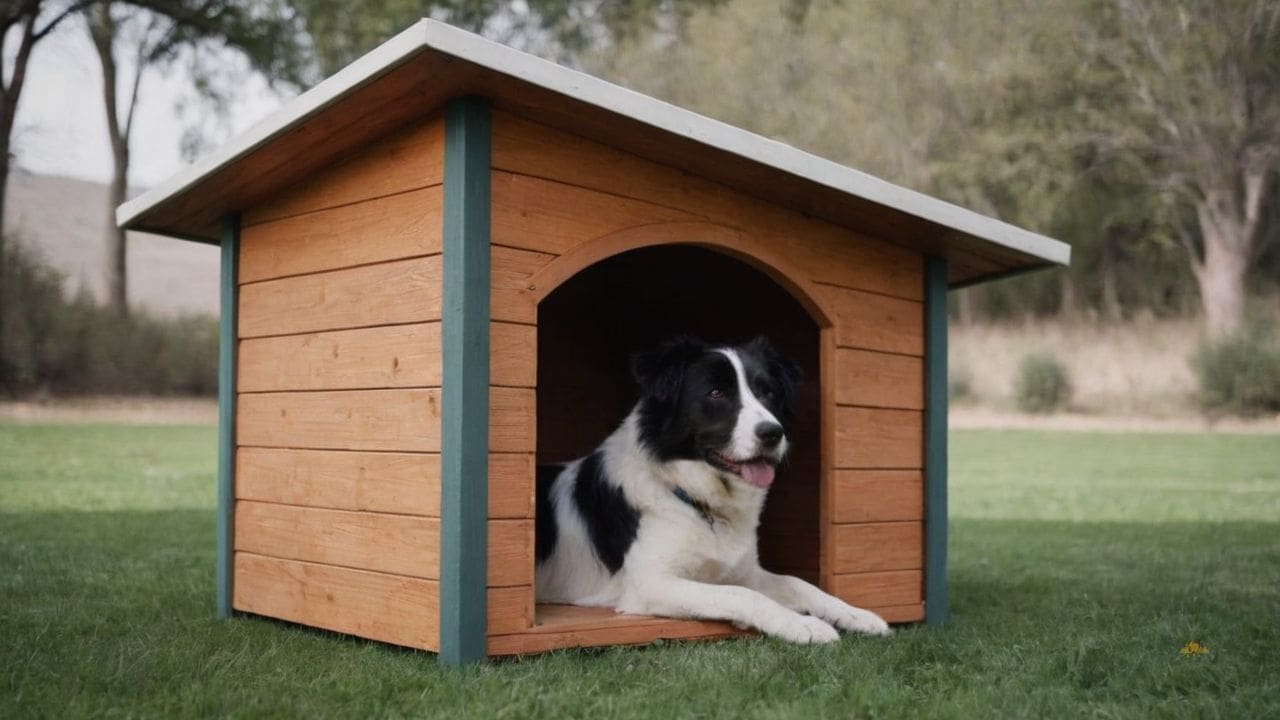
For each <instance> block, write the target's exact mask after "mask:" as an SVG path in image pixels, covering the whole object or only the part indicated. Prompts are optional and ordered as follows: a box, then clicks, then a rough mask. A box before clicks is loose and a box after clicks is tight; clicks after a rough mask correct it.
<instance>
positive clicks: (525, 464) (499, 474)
mask: <svg viewBox="0 0 1280 720" xmlns="http://www.w3.org/2000/svg"><path fill="white" fill-rule="evenodd" d="M535 473H536V461H535V459H534V454H533V453H490V454H489V517H491V518H512V519H519V518H532V517H533V485H534V477H535Z"/></svg>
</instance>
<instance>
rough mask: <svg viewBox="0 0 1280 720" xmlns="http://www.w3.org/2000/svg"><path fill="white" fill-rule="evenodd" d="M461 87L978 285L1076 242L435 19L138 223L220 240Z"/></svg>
mask: <svg viewBox="0 0 1280 720" xmlns="http://www.w3.org/2000/svg"><path fill="white" fill-rule="evenodd" d="M463 95H480V96H484V97H487V98H489V99H490V100H491V101H492V102H493V104H494V106H495V107H497V108H500V109H505V110H509V111H512V112H515V113H518V114H521V115H523V116H525V117H528V118H530V119H532V120H536V121H539V122H543V123H545V124H548V125H552V126H555V127H558V128H561V129H564V130H567V131H569V132H572V133H574V134H577V135H580V136H582V137H586V138H588V139H591V140H595V141H598V142H602V143H605V144H608V145H612V146H614V147H617V148H620V149H623V150H626V151H628V152H631V153H633V154H635V155H638V156H641V157H644V158H648V159H650V160H654V161H656V162H661V163H664V164H668V165H672V166H676V167H680V168H681V169H684V170H687V171H689V172H692V173H694V174H697V175H701V176H703V177H706V178H708V179H710V180H714V181H716V182H719V183H721V184H724V185H726V186H729V187H732V188H734V189H736V190H739V191H741V192H744V193H747V194H750V195H752V196H755V197H758V198H761V199H763V200H768V201H771V202H777V203H781V204H785V205H787V206H790V207H792V208H795V209H797V210H800V211H801V212H805V213H807V214H809V215H812V216H815V217H819V218H822V219H825V220H828V221H830V222H834V223H837V224H840V225H845V226H848V227H853V228H857V229H858V230H859V231H862V232H865V233H868V234H872V235H877V236H879V237H882V238H885V239H887V240H890V241H891V242H895V243H898V244H902V245H907V246H910V247H914V248H918V249H920V250H922V251H924V252H927V253H930V254H935V255H942V256H945V257H947V258H948V260H949V261H950V284H951V285H952V286H953V287H957V286H962V285H969V284H973V283H975V282H980V281H982V280H987V279H995V278H997V277H1004V276H1007V275H1011V274H1016V273H1020V272H1025V271H1028V270H1034V269H1038V268H1044V267H1051V266H1056V265H1066V264H1067V263H1068V262H1069V261H1070V257H1071V248H1070V246H1068V245H1066V244H1065V243H1062V242H1059V241H1057V240H1053V239H1051V238H1048V237H1045V236H1043V235H1038V234H1036V233H1033V232H1030V231H1027V230H1023V229H1022V228H1019V227H1016V226H1013V225H1010V224H1008V223H1005V222H1001V221H999V220H994V219H992V218H989V217H986V216H983V215H980V214H978V213H975V212H972V211H969V210H965V209H964V208H961V207H959V206H956V205H953V204H951V203H947V202H944V201H942V200H938V199H936V198H932V197H929V196H927V195H924V194H922V193H918V192H915V191H913V190H908V189H906V188H903V187H899V186H897V185H894V184H892V183H888V182H885V181H883V180H880V179H878V178H875V177H873V176H871V175H868V174H866V173H863V172H859V171H857V170H853V169H851V168H848V167H845V166H843V165H839V164H837V163H834V162H831V161H829V160H824V159H822V158H820V157H817V156H815V155H812V154H810V153H806V152H803V151H801V150H797V149H796V148H793V147H791V146H789V145H786V144H783V143H780V142H777V141H775V140H770V139H768V138H765V137H762V136H760V135H756V134H755V133H751V132H748V131H746V130H742V129H740V128H736V127H733V126H731V125H727V124H725V123H722V122H719V121H716V120H712V119H710V118H707V117H704V116H702V115H698V114H697V113H693V112H690V111H688V110H684V109H682V108H679V107H676V106H675V105H671V104H670V103H666V102H662V101H660V100H655V99H654V98H651V97H648V96H646V95H642V94H640V93H637V92H633V91H631V90H627V89H626V88H622V87H619V86H617V85H614V84H612V83H608V82H605V81H603V80H600V79H598V78H595V77H592V76H590V75H586V74H584V73H580V72H577V71H575V70H571V69H568V68H565V67H562V66H560V65H556V64H554V63H551V62H547V61H545V60H542V59H540V58H537V57H534V56H532V55H529V54H527V53H523V52H520V51H518V50H513V49H511V48H508V47H506V46H503V45H500V44H497V43H494V42H490V41H488V40H485V39H484V38H481V37H479V36H477V35H474V34H472V33H469V32H466V31H463V30H459V29H457V28H453V27H451V26H449V25H446V24H443V23H440V22H436V21H433V20H421V21H419V22H418V23H415V24H414V25H413V26H412V27H410V28H409V29H407V30H405V31H404V32H402V33H400V34H399V35H396V36H395V37H393V38H392V39H390V40H388V41H387V42H386V43H384V44H382V45H381V46H379V47H378V48H377V49H375V50H373V51H372V52H370V53H369V54H367V55H365V56H364V57H362V58H360V59H359V60H357V61H355V62H354V63H352V64H351V65H349V66H347V67H346V68H344V69H342V70H341V71H339V72H338V73H336V74H335V75H333V76H332V77H330V78H329V79H327V80H325V81H324V82H322V83H320V84H319V85H316V86H315V87H314V88H312V89H311V90H309V91H307V92H305V93H303V94H302V95H300V96H298V97H297V98H295V99H293V100H292V101H290V102H289V103H287V104H285V105H284V106H283V107H281V108H280V109H279V110H278V111H276V112H275V113H273V114H272V115H270V116H269V117H267V118H266V119H264V120H263V121H261V122H260V123H258V124H257V125H255V126H254V127H253V128H251V129H250V130H248V131H247V132H245V133H243V134H241V135H239V136H238V137H236V138H234V139H232V140H231V141H230V142H228V143H227V144H226V145H225V146H224V147H222V148H221V149H219V150H218V151H217V152H214V153H212V154H210V155H208V156H206V157H204V158H202V159H200V160H199V161H197V162H195V163H194V164H192V165H191V166H189V167H187V168H186V169H184V170H183V171H181V172H179V173H177V174H176V175H174V176H173V177H171V178H169V179H168V180H166V181H165V182H163V183H161V184H160V185H159V186H157V187H156V188H154V189H152V190H151V191H149V192H147V193H145V194H143V195H141V196H139V197H137V198H135V199H133V200H130V201H129V202H126V203H124V204H123V205H121V206H120V207H119V209H118V210H117V211H116V220H117V222H118V223H119V224H120V225H121V226H122V227H125V228H128V229H130V230H144V231H147V232H153V233H159V234H163V235H170V236H174V237H180V238H186V239H191V240H197V241H202V242H213V243H216V242H217V241H218V236H219V228H220V226H221V220H222V218H223V217H224V216H226V215H227V214H229V213H235V212H240V211H243V210H245V209H247V208H250V207H252V206H254V205H255V204H257V203H259V202H261V201H262V200H264V199H266V198H267V197H269V196H271V195H272V194H273V193H275V192H277V191H279V190H280V189H282V188H284V187H287V186H289V185H290V184H292V183H294V182H296V181H298V180H299V179H301V178H304V177H306V176H308V175H309V174H311V173H313V172H314V171H316V170H317V169H319V168H321V167H323V166H325V165H327V164H329V163H331V162H333V161H334V160H337V159H338V158H340V157H342V156H343V155H345V154H347V153H349V152H351V151H352V150H354V149H355V148H357V147H359V146H361V145H363V144H365V143H367V142H369V141H371V140H373V139H375V138H377V137H380V136H382V135H384V134H385V133H387V132H389V131H391V130H393V129H395V128H396V127H399V126H401V125H402V124H404V123H407V122H410V121H412V120H413V119H415V118H419V117H422V116H423V115H424V114H426V113H430V112H433V111H436V110H438V109H439V108H440V107H441V106H442V105H443V104H444V103H445V102H446V101H448V100H449V99H451V98H454V97H460V96H463Z"/></svg>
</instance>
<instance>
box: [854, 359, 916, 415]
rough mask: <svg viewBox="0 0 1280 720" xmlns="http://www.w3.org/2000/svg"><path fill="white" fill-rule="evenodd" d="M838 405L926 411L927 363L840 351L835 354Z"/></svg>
mask: <svg viewBox="0 0 1280 720" xmlns="http://www.w3.org/2000/svg"><path fill="white" fill-rule="evenodd" d="M835 382H836V392H835V394H836V402H837V403H840V404H841V405H864V406H870V407H884V408H904V409H908V410H923V409H924V360H923V358H920V357H914V356H907V355H893V354H889V353H879V352H871V351H868V350H855V349H852V348H840V349H838V350H836V373H835Z"/></svg>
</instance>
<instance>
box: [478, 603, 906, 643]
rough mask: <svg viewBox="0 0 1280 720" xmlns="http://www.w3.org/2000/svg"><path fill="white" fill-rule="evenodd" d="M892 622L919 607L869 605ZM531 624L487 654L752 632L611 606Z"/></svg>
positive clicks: (553, 612)
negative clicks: (622, 610)
mask: <svg viewBox="0 0 1280 720" xmlns="http://www.w3.org/2000/svg"><path fill="white" fill-rule="evenodd" d="M872 609H873V610H874V611H875V612H877V613H879V614H880V615H881V616H882V617H884V619H885V620H887V621H889V622H891V623H909V622H917V621H920V620H923V619H924V606H923V605H898V606H894V607H888V608H872ZM535 617H536V619H535V621H534V626H533V627H532V628H529V630H528V631H527V632H523V633H519V634H512V635H493V636H490V637H489V641H488V645H487V650H488V653H489V654H490V655H526V654H534V653H540V652H546V651H548V650H558V649H562V648H573V647H601V646H605V645H643V644H646V643H650V642H653V641H654V640H716V639H721V638H727V637H737V636H743V635H754V634H755V632H754V631H751V630H741V629H738V628H736V627H734V626H733V625H730V624H729V623H723V622H713V621H707V620H672V619H670V618H660V617H652V616H649V615H624V614H620V613H617V612H615V611H613V610H611V609H609V608H594V607H577V606H574V605H553V604H546V603H542V604H539V605H538V606H537V608H536V611H535Z"/></svg>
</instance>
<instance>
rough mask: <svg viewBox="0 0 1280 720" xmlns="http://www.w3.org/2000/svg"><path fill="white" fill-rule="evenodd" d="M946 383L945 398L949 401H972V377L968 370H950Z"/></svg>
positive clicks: (955, 368)
mask: <svg viewBox="0 0 1280 720" xmlns="http://www.w3.org/2000/svg"><path fill="white" fill-rule="evenodd" d="M947 381H948V382H947V396H948V397H949V398H950V399H952V400H955V401H957V402H963V401H965V400H972V399H973V375H972V374H971V373H970V372H969V369H968V368H966V367H953V368H951V373H950V376H949V377H948V378H947Z"/></svg>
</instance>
